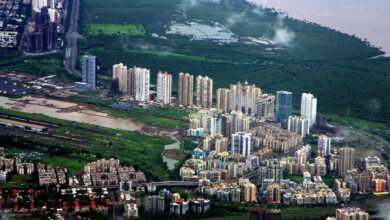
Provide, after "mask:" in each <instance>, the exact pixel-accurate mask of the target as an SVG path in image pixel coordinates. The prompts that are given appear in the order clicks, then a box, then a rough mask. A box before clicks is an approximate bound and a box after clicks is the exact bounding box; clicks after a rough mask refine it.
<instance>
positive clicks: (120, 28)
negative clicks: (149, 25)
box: [85, 23, 146, 36]
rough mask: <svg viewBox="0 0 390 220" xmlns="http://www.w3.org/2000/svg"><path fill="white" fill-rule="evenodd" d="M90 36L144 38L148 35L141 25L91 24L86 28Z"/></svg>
mask: <svg viewBox="0 0 390 220" xmlns="http://www.w3.org/2000/svg"><path fill="white" fill-rule="evenodd" d="M85 28H86V30H87V32H88V33H89V34H94V35H99V34H107V35H112V34H119V35H120V34H123V35H127V36H143V35H145V33H146V30H145V28H144V27H143V26H142V25H141V24H97V23H90V24H87V25H86V26H85Z"/></svg>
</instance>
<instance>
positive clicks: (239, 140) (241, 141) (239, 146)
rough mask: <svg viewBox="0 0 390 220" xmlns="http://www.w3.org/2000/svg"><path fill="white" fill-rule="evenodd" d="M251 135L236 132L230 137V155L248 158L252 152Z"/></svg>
mask: <svg viewBox="0 0 390 220" xmlns="http://www.w3.org/2000/svg"><path fill="white" fill-rule="evenodd" d="M252 148H253V135H252V134H250V133H244V132H238V133H235V134H233V135H232V154H240V155H242V156H244V157H248V156H249V155H251V154H252V151H253V149H252Z"/></svg>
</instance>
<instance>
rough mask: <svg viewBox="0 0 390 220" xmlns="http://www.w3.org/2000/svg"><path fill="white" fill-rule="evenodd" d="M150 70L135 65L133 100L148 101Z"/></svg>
mask: <svg viewBox="0 0 390 220" xmlns="http://www.w3.org/2000/svg"><path fill="white" fill-rule="evenodd" d="M149 89H150V70H149V69H146V68H140V67H137V68H136V69H135V100H137V101H139V102H149V100H150V96H149Z"/></svg>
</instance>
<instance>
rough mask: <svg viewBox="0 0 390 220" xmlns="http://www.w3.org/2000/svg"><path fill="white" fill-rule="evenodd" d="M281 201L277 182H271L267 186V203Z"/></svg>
mask: <svg viewBox="0 0 390 220" xmlns="http://www.w3.org/2000/svg"><path fill="white" fill-rule="evenodd" d="M280 202H281V192H280V186H279V185H278V184H275V183H274V184H271V185H269V186H268V203H274V204H275V203H277V204H278V203H280Z"/></svg>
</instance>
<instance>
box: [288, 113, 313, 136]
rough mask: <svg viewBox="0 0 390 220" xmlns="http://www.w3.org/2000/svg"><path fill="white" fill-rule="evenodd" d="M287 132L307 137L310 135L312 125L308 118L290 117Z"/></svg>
mask: <svg viewBox="0 0 390 220" xmlns="http://www.w3.org/2000/svg"><path fill="white" fill-rule="evenodd" d="M287 130H289V131H292V132H295V133H297V134H299V135H301V136H302V137H306V135H309V133H310V124H309V120H308V119H307V118H302V117H297V116H290V117H288V125H287Z"/></svg>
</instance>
